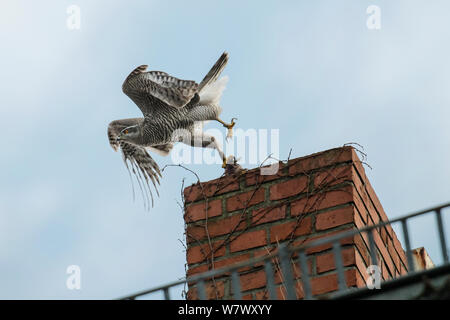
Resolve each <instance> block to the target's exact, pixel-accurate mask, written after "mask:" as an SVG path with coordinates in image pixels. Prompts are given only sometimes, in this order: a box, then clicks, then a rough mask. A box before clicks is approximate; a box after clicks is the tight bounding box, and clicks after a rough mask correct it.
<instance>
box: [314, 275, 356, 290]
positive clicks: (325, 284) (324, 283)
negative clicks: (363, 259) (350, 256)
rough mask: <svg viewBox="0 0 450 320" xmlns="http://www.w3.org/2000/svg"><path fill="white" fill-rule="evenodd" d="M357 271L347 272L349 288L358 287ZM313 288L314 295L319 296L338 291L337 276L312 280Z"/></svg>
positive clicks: (325, 276)
mask: <svg viewBox="0 0 450 320" xmlns="http://www.w3.org/2000/svg"><path fill="white" fill-rule="evenodd" d="M356 274H357V270H356V269H350V270H346V271H345V280H346V283H347V286H348V287H352V286H357V285H358V280H357V276H356ZM311 288H312V293H313V295H319V294H324V293H329V292H332V291H336V290H337V289H338V282H337V274H336V273H332V274H327V275H324V276H319V277H316V278H313V279H312V280H311Z"/></svg>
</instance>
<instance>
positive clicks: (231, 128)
mask: <svg viewBox="0 0 450 320" xmlns="http://www.w3.org/2000/svg"><path fill="white" fill-rule="evenodd" d="M234 120H237V118H231V123H226V122H224V121H222V120H220V119H217V121H219V122H220V123H221V124H222V125H223V126H224V127H225V128H227V129H228V133H227V139H228V138H231V137H232V136H233V127H234V125H235V124H236V122H235V121H234Z"/></svg>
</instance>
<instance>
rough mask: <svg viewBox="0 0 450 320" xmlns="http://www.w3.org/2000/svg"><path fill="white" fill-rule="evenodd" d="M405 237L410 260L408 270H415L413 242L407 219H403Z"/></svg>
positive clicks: (407, 255) (407, 256) (407, 254)
mask: <svg viewBox="0 0 450 320" xmlns="http://www.w3.org/2000/svg"><path fill="white" fill-rule="evenodd" d="M402 230H403V239H404V240H405V247H406V259H407V260H408V272H414V261H413V256H412V252H411V243H410V242H409V232H408V225H407V221H406V219H403V220H402Z"/></svg>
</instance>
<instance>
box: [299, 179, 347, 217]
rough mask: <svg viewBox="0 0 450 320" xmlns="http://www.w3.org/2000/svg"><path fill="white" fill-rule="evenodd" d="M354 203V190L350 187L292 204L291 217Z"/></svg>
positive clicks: (316, 195) (302, 199)
mask: <svg viewBox="0 0 450 320" xmlns="http://www.w3.org/2000/svg"><path fill="white" fill-rule="evenodd" d="M352 201H353V188H352V187H350V186H348V187H345V188H342V189H338V190H332V191H328V192H326V193H319V194H315V195H312V196H310V197H304V198H301V199H299V200H296V201H293V202H291V216H296V215H299V214H303V213H307V212H313V211H317V210H321V209H325V208H331V207H335V206H338V205H341V204H345V203H349V202H352Z"/></svg>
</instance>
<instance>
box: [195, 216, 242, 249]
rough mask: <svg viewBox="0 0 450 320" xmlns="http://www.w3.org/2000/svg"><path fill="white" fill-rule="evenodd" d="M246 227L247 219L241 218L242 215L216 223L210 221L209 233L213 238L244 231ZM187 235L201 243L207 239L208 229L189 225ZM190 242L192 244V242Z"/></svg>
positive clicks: (215, 221)
mask: <svg viewBox="0 0 450 320" xmlns="http://www.w3.org/2000/svg"><path fill="white" fill-rule="evenodd" d="M245 226H246V221H245V217H241V215H240V214H236V215H233V216H231V217H227V218H223V219H218V220H214V221H208V223H207V229H208V233H209V236H210V237H211V238H214V237H217V236H221V235H224V234H228V233H232V232H233V231H238V230H242V229H244V228H245ZM186 233H187V235H188V237H190V238H194V239H195V240H196V241H201V240H203V239H206V238H207V234H206V227H205V225H204V224H202V225H189V226H188V227H187V228H186ZM188 242H192V240H190V241H188Z"/></svg>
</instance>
